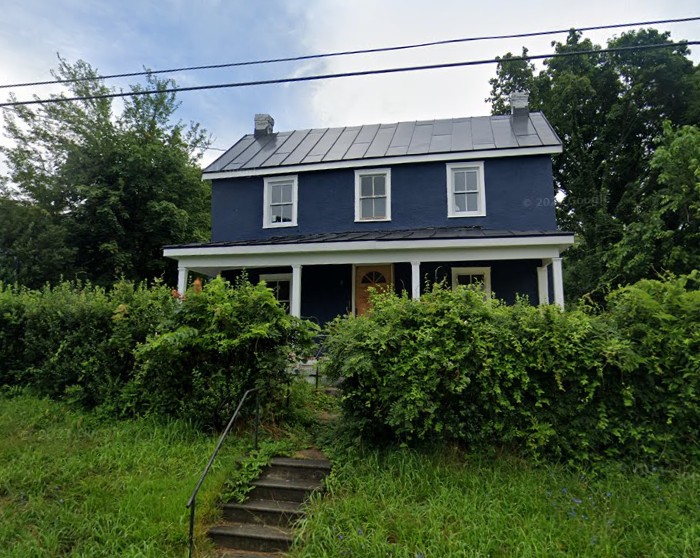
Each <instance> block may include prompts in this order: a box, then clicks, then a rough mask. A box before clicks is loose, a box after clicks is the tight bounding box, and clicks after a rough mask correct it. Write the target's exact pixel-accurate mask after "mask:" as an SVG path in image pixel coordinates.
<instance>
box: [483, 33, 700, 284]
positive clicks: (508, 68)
mask: <svg viewBox="0 0 700 558" xmlns="http://www.w3.org/2000/svg"><path fill="white" fill-rule="evenodd" d="M663 43H666V44H669V45H670V44H671V43H672V41H671V40H670V35H669V34H668V33H662V32H659V31H657V30H654V29H641V30H638V31H630V32H628V33H623V34H622V35H621V36H619V37H616V38H613V39H611V40H610V41H608V45H607V46H608V47H609V48H615V47H633V46H645V45H655V44H663ZM553 46H554V48H555V52H557V53H568V52H576V51H592V53H589V54H582V55H579V56H569V57H561V58H558V57H554V58H550V59H547V60H545V61H544V67H543V69H542V70H541V71H539V72H537V71H536V68H535V66H534V65H533V64H531V63H529V62H528V61H526V60H513V58H514V56H513V55H512V54H511V53H508V54H506V55H505V56H503V57H502V58H501V59H500V62H499V64H498V68H497V75H496V77H494V78H493V79H491V80H490V83H491V86H492V89H491V96H490V97H489V98H488V99H487V100H488V101H490V102H491V106H492V111H493V113H494V114H503V113H505V112H507V111H509V110H510V107H509V104H508V96H509V95H510V93H512V92H513V91H515V90H517V89H525V90H528V91H530V101H531V102H530V106H531V108H532V109H534V110H542V111H543V112H544V113H545V114H546V116H547V118H548V119H549V120H550V122H551V123H552V125H553V126H554V128H555V129H556V130H557V132H558V133H559V135H560V137H561V139H562V142H563V144H564V151H563V153H562V154H561V155H559V156H557V157H555V159H554V169H553V170H554V188H555V193H556V194H557V198H558V199H559V200H560V201H559V203H558V219H559V223H560V226H561V227H562V228H564V229H566V230H571V231H573V232H574V233H576V235H577V244H576V246H575V247H573V248H572V249H570V250H569V251H568V252H567V265H566V268H565V269H566V280H567V293H568V294H569V295H571V296H574V297H576V296H579V295H581V294H583V293H587V292H590V291H605V290H607V289H609V288H610V287H613V286H615V284H617V283H628V282H631V281H634V280H636V279H639V278H641V277H648V276H651V275H653V274H654V273H660V272H663V271H667V270H672V271H676V272H680V273H684V272H689V271H690V270H691V269H692V267H690V266H692V265H693V264H692V263H691V262H693V261H695V262H697V257H696V256H695V257H690V256H689V257H680V256H677V257H674V258H673V263H672V262H671V260H669V259H668V258H666V257H664V256H662V255H661V251H662V250H661V248H659V250H660V251H659V254H658V257H655V258H653V261H651V260H648V257H647V258H646V259H647V260H648V261H646V263H645V264H644V265H641V264H640V265H639V266H632V265H627V263H625V262H623V260H621V259H620V258H621V255H620V254H621V253H620V250H622V249H623V246H628V247H629V246H630V244H629V243H630V242H631V235H635V234H636V235H639V234H642V231H641V230H640V227H645V229H644V230H645V231H646V232H645V234H651V232H650V231H649V230H648V229H647V228H646V227H651V226H652V220H651V219H650V216H649V215H650V212H651V213H653V212H654V211H657V213H658V210H654V209H653V207H657V208H658V207H659V204H660V203H661V202H660V201H659V200H660V198H659V196H660V195H661V194H660V192H661V191H663V190H664V189H667V188H669V186H668V185H667V184H664V182H663V180H660V176H661V172H660V169H661V167H662V166H666V167H667V166H668V164H667V163H662V162H661V155H659V156H658V157H657V159H656V162H655V163H654V164H652V159H654V157H655V151H656V150H657V145H658V144H659V142H661V144H660V145H662V146H666V147H665V149H670V144H667V142H669V141H670V142H671V143H673V139H672V136H673V132H672V130H677V129H678V128H679V127H681V126H693V125H694V126H697V125H698V124H700V67H698V66H695V65H694V64H693V63H692V61H691V60H690V59H689V58H688V55H689V51H688V48H687V46H685V45H682V44H681V45H676V46H669V47H667V48H660V49H648V50H634V49H633V50H628V51H623V52H616V53H599V52H597V51H600V50H601V47H600V46H599V45H596V44H593V42H592V41H591V40H590V39H586V38H583V37H582V34H581V33H580V32H578V31H576V30H573V29H572V30H571V31H570V32H569V35H568V37H567V39H566V41H565V42H563V43H560V42H556V43H553ZM523 55H524V56H526V55H527V50H526V49H523ZM665 123H668V124H665ZM665 125H666V126H670V128H666V129H665V128H664V126H665ZM688 135H692V132H690V131H688V130H686V131H685V132H684V137H685V136H688ZM662 136H663V139H662ZM659 149H660V148H659ZM681 157H682V158H685V157H686V156H685V155H681ZM677 170H678V169H677ZM678 176H679V177H680V176H683V177H686V178H687V177H688V176H689V174H688V173H687V172H685V173H681V172H680V171H679V170H678ZM683 191H687V192H690V191H692V187H690V186H688V187H687V188H686V189H685V190H683ZM679 192H680V190H678V189H676V193H679ZM681 203H682V202H681ZM690 219H691V221H696V220H697V214H695V215H694V216H691V217H690ZM664 223H665V224H661V222H660V221H657V222H656V225H654V226H657V227H668V226H671V224H670V222H669V215H668V214H667V215H666V220H665V221H664ZM664 230H668V229H666V228H664ZM682 236H683V235H678V234H670V236H669V238H670V239H671V240H670V242H671V243H677V242H681V241H682V238H681V237H682ZM683 238H685V237H684V236H683ZM620 243H622V244H620ZM674 247H675V248H676V249H677V250H676V251H678V250H680V251H686V252H688V251H690V250H692V247H691V246H687V247H686V246H684V245H681V244H674ZM613 248H615V253H610V251H611V250H613ZM666 248H668V246H666ZM647 256H649V255H647ZM649 257H650V256H649ZM680 262H685V263H684V264H682V265H681V263H680ZM695 265H697V263H696V264H695ZM642 270H644V271H642Z"/></svg>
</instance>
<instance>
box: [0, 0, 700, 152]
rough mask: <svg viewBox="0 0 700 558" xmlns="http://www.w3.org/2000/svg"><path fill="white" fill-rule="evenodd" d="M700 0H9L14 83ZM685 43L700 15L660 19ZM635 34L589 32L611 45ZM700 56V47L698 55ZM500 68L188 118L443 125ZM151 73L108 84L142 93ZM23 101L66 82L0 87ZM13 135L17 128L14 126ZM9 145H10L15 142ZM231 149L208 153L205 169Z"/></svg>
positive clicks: (452, 33)
mask: <svg viewBox="0 0 700 558" xmlns="http://www.w3.org/2000/svg"><path fill="white" fill-rule="evenodd" d="M698 15H700V5H698V4H697V0H693V1H690V0H664V1H659V0H649V1H647V0H637V1H625V0H618V1H615V2H611V1H610V0H587V1H586V2H569V1H567V0H556V1H555V0H544V1H536V0H531V1H530V2H522V1H520V2H514V1H510V0H501V1H498V2H484V1H483V0H481V1H479V2H476V1H472V0H444V1H443V0H435V1H433V2H427V1H425V0H420V1H418V0H403V1H401V0H394V1H390V0H305V1H302V0H299V1H295V0H288V1H283V0H269V1H268V0H257V1H244V0H119V1H114V0H2V4H1V6H0V85H5V84H14V83H21V82H27V81H38V80H46V79H51V75H50V70H51V69H53V68H55V67H56V66H57V62H58V60H57V54H60V55H61V56H62V57H63V58H66V59H67V60H68V61H69V62H74V61H76V60H78V59H82V60H85V61H86V62H88V63H90V64H91V65H92V66H93V67H94V68H96V69H97V70H98V72H99V73H100V74H103V75H104V74H113V73H124V72H134V71H140V70H142V69H143V68H144V67H147V68H150V69H154V70H160V69H168V68H177V67H184V66H199V65H208V64H222V63H228V62H237V61H247V60H259V59H265V58H278V57H290V56H297V55H306V54H318V53H325V52H333V51H341V50H355V49H366V48H377V47H386V46H394V45H402V44H411V43H421V42H429V41H439V40H445V39H453V38H461V37H473V36H483V35H494V34H499V35H500V34H511V33H525V32H533V31H543V30H553V29H568V28H570V27H584V26H595V25H607V24H614V23H626V22H637V21H650V20H658V19H671V18H683V17H693V16H698ZM655 27H657V28H658V29H660V30H667V31H670V32H671V38H672V39H674V40H681V39H688V40H698V39H700V22H698V21H695V22H689V23H682V24H665V25H658V26H655ZM624 31H625V29H618V30H607V31H598V32H590V33H585V34H584V36H586V37H590V38H591V39H592V40H593V41H594V42H595V43H598V44H602V45H604V44H605V42H606V41H607V39H608V38H610V37H612V36H614V35H619V34H620V33H622V32H624ZM564 38H565V34H562V35H557V36H546V37H538V38H527V39H513V40H502V41H484V42H471V43H463V44H459V45H450V46H440V47H430V48H423V49H419V50H406V51H400V52H394V53H383V54H371V55H359V56H353V57H342V58H329V59H321V60H316V61H311V62H310V61H306V62H295V63H277V64H269V65H263V66H248V67H238V68H229V69H219V70H206V71H185V72H179V73H174V74H171V75H169V76H168V77H172V78H173V79H175V81H176V82H177V84H178V85H179V86H183V87H185V86H192V85H207V84H219V83H232V82H238V81H251V80H261V79H274V78H281V77H293V76H303V75H312V74H322V73H337V72H347V71H353V70H364V69H373V68H385V67H395V66H410V65H420V64H435V63H443V62H456V61H464V60H476V59H491V58H494V57H495V56H499V55H503V54H504V53H506V52H509V51H511V52H514V53H519V52H520V51H521V48H522V47H523V46H526V47H527V48H528V49H529V51H530V53H531V54H540V53H541V54H546V53H549V52H552V46H551V41H552V40H564ZM692 59H693V60H694V61H695V62H696V63H698V62H700V47H695V49H694V50H693V51H692ZM495 69H496V67H495V65H486V66H476V67H469V68H457V69H443V70H431V71H425V72H414V73H410V74H392V75H384V76H367V77H356V78H345V79H337V80H329V81H317V82H307V83H297V84H280V85H264V86H255V87H247V88H237V89H217V90H208V91H197V92H182V93H180V94H179V95H178V100H179V101H180V102H181V106H180V109H179V111H178V113H177V115H178V117H179V118H181V119H182V120H183V121H185V122H189V121H195V122H199V123H200V124H201V125H202V126H203V127H204V128H205V129H206V130H207V131H208V132H209V133H210V134H211V138H212V147H215V148H219V149H225V148H228V147H230V146H231V145H232V144H233V143H235V142H236V141H237V140H238V139H239V138H240V137H241V136H243V135H244V134H247V133H251V132H252V130H253V119H254V115H255V114H256V113H269V114H271V115H272V116H273V118H274V119H275V130H276V131H282V130H293V129H303V128H321V127H326V126H349V125H357V124H372V123H379V122H381V123H391V122H398V121H404V120H432V119H434V118H452V117H460V116H479V115H485V114H488V113H489V111H490V107H489V105H488V103H487V102H486V101H485V99H486V98H487V97H488V96H489V91H490V86H489V83H488V80H489V79H490V78H491V77H493V76H494V75H495ZM139 79H140V78H134V77H132V78H121V79H115V80H109V81H108V82H107V83H108V84H109V85H110V86H114V87H116V88H123V89H128V87H129V84H133V83H137V82H138V80H139ZM10 91H13V92H14V93H15V95H16V96H17V98H18V99H20V100H22V99H29V98H31V96H32V95H33V94H37V95H39V96H40V97H44V96H47V95H48V94H49V93H55V92H58V91H60V88H59V87H58V86H44V87H33V88H14V89H0V99H1V100H3V101H4V100H6V99H7V97H8V94H9V92H10ZM3 135H4V134H3ZM0 142H3V143H4V144H7V140H6V139H0ZM219 155H221V152H220V151H216V150H215V149H212V150H210V151H208V152H207V153H206V154H205V156H204V158H203V160H202V164H203V165H206V164H208V163H209V162H211V161H213V160H214V159H215V158H216V157H218V156H219Z"/></svg>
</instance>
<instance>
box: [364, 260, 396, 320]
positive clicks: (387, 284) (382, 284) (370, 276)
mask: <svg viewBox="0 0 700 558" xmlns="http://www.w3.org/2000/svg"><path fill="white" fill-rule="evenodd" d="M392 282H393V276H392V269H391V265H358V266H357V267H356V268H355V314H356V315H358V316H361V315H362V314H364V313H366V312H367V311H368V310H369V309H370V302H369V289H370V288H374V289H375V290H377V291H378V292H386V291H388V290H389V289H390V288H391V284H392Z"/></svg>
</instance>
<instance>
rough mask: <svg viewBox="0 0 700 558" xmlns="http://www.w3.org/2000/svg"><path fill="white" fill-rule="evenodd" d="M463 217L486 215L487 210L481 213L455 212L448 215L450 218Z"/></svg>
mask: <svg viewBox="0 0 700 558" xmlns="http://www.w3.org/2000/svg"><path fill="white" fill-rule="evenodd" d="M462 217H486V213H485V212H479V213H454V214H450V215H448V216H447V218H448V219H459V218H462Z"/></svg>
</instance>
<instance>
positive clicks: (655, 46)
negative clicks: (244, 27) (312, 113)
mask: <svg viewBox="0 0 700 558" xmlns="http://www.w3.org/2000/svg"><path fill="white" fill-rule="evenodd" d="M697 44H700V41H681V42H678V43H660V44H653V45H635V46H627V47H616V48H604V49H599V50H578V51H571V52H556V53H550V54H533V55H528V56H512V57H509V58H490V59H487V60H467V61H463V62H447V63H444V64H428V65H424V66H404V67H399V68H383V69H378V70H361V71H354V72H342V73H337V74H319V75H312V76H300V77H288V78H279V79H266V80H256V81H239V82H234V83H219V84H212V85H194V86H190V87H164V88H161V89H147V90H140V91H120V92H114V93H104V94H101V95H87V96H82V97H63V96H57V97H51V98H50V99H33V100H31V101H11V102H6V103H0V108H4V107H14V106H20V105H43V104H48V103H64V102H68V101H89V100H93V99H112V98H116V97H136V96H139V95H151V94H155V93H181V92H185V91H203V90H205V89H228V88H235V87H252V86H254V85H274V84H280V83H300V82H305V81H321V80H328V79H339V78H348V77H359V76H372V75H380V74H397V73H404V72H418V71H425V70H440V69H446V68H461V67H465V66H479V65H484V64H495V63H498V62H504V61H506V62H514V61H520V60H524V61H530V60H540V59H543V58H565V57H570V56H582V55H588V54H595V55H597V54H607V53H616V52H630V51H642V50H656V49H661V48H676V47H681V46H688V45H697Z"/></svg>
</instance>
